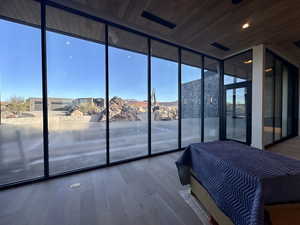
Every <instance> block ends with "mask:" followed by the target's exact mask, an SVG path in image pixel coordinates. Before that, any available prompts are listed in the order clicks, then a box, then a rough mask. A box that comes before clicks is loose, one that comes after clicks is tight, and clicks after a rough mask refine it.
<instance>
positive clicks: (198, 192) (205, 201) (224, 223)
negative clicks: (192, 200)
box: [191, 176, 300, 225]
mask: <svg viewBox="0 0 300 225" xmlns="http://www.w3.org/2000/svg"><path fill="white" fill-rule="evenodd" d="M191 192H192V194H193V195H194V196H195V197H196V199H197V200H198V201H199V202H201V205H202V206H203V207H204V208H205V210H206V211H207V212H208V214H209V215H210V216H211V217H212V219H213V221H212V222H211V223H212V225H215V224H216V225H217V224H218V225H235V224H234V223H233V222H232V221H231V219H230V218H229V217H228V216H226V215H225V214H224V213H223V212H222V210H221V209H219V208H218V206H217V205H216V203H215V201H214V200H213V199H212V198H211V197H210V195H209V193H208V192H207V191H206V189H205V188H204V187H203V186H202V185H201V184H200V183H199V182H198V181H197V180H196V179H195V178H194V177H193V176H191ZM265 210H266V212H267V215H269V219H268V220H269V221H268V222H266V224H268V225H300V203H293V204H280V205H270V206H265Z"/></svg>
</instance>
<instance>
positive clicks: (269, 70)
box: [265, 68, 273, 73]
mask: <svg viewBox="0 0 300 225" xmlns="http://www.w3.org/2000/svg"><path fill="white" fill-rule="evenodd" d="M272 70H273V69H272V68H268V69H265V72H267V73H268V72H271V71H272Z"/></svg>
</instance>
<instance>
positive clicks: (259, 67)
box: [251, 45, 265, 149]
mask: <svg viewBox="0 0 300 225" xmlns="http://www.w3.org/2000/svg"><path fill="white" fill-rule="evenodd" d="M264 64H265V47H264V45H257V46H254V47H253V64H252V66H253V70H252V71H253V75H252V128H251V129H252V131H251V135H252V143H251V146H253V147H256V148H259V149H263V126H264V125H263V124H264V123H263V122H264V121H263V115H264V113H263V105H264V104H263V96H264V92H263V91H264V90H263V84H264Z"/></svg>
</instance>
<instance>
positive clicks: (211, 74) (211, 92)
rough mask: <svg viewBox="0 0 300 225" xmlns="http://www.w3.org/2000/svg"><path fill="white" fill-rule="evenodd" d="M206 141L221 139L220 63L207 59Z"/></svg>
mask: <svg viewBox="0 0 300 225" xmlns="http://www.w3.org/2000/svg"><path fill="white" fill-rule="evenodd" d="M204 62H205V66H204V140H205V141H213V140H218V139H219V79H220V71H219V62H218V61H216V60H213V59H210V58H206V57H205V60H204Z"/></svg>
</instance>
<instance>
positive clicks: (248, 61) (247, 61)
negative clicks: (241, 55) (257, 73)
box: [244, 59, 252, 64]
mask: <svg viewBox="0 0 300 225" xmlns="http://www.w3.org/2000/svg"><path fill="white" fill-rule="evenodd" d="M244 63H245V64H251V63H252V59H249V60H246V61H244Z"/></svg>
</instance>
